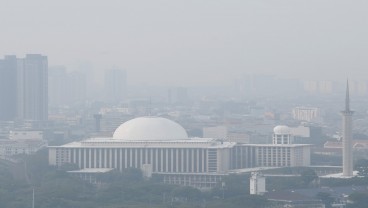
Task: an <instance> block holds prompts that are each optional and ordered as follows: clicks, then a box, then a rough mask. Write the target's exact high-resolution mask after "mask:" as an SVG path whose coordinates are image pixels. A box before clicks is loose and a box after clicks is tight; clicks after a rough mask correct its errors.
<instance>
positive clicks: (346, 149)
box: [341, 83, 354, 176]
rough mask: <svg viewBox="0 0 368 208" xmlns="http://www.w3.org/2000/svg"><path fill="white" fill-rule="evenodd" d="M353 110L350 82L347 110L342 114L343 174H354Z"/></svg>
mask: <svg viewBox="0 0 368 208" xmlns="http://www.w3.org/2000/svg"><path fill="white" fill-rule="evenodd" d="M353 113H354V112H353V111H351V110H350V98H349V83H347V84H346V97H345V110H344V111H342V112H341V114H342V132H343V138H342V139H343V140H342V141H343V153H342V155H343V156H342V157H343V158H342V165H343V176H353V152H352V148H353V146H352V141H353V121H352V116H353Z"/></svg>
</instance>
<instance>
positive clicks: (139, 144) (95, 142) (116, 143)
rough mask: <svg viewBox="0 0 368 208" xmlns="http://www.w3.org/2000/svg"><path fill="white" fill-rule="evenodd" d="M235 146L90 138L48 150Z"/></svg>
mask: <svg viewBox="0 0 368 208" xmlns="http://www.w3.org/2000/svg"><path fill="white" fill-rule="evenodd" d="M234 145H236V143H235V142H223V141H221V140H217V139H213V138H190V139H187V140H161V141H154V140H153V141H141V140H138V141H134V140H117V139H113V138H91V139H87V140H83V141H79V142H71V143H68V144H64V145H62V146H49V147H50V148H57V147H62V148H98V147H109V148H121V147H124V148H145V147H150V148H159V147H161V148H228V147H233V146H234Z"/></svg>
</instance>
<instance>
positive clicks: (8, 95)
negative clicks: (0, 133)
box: [0, 56, 17, 121]
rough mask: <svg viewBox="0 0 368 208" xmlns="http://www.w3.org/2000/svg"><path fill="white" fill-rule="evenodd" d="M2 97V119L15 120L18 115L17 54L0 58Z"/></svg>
mask: <svg viewBox="0 0 368 208" xmlns="http://www.w3.org/2000/svg"><path fill="white" fill-rule="evenodd" d="M0 98H1V102H0V120H1V121H10V120H14V119H15V118H16V116H17V58H16V56H5V58H4V59H1V60H0Z"/></svg>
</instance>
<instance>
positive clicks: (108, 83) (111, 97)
mask: <svg viewBox="0 0 368 208" xmlns="http://www.w3.org/2000/svg"><path fill="white" fill-rule="evenodd" d="M105 95H106V101H107V102H109V103H119V102H121V101H123V100H124V99H126V97H127V75H126V71H125V70H122V69H116V68H114V69H109V70H107V71H106V72H105Z"/></svg>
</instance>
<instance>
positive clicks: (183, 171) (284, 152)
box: [49, 116, 310, 188]
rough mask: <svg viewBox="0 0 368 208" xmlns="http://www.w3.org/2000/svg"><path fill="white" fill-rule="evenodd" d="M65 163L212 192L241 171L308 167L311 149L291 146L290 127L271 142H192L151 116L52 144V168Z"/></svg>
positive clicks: (276, 133)
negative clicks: (105, 133) (135, 171)
mask: <svg viewBox="0 0 368 208" xmlns="http://www.w3.org/2000/svg"><path fill="white" fill-rule="evenodd" d="M67 163H74V164H77V165H78V166H79V168H80V169H81V170H84V169H101V168H113V169H117V170H120V171H122V170H124V169H126V168H140V169H142V170H143V172H144V174H146V175H152V174H157V175H161V176H162V178H163V181H164V182H165V183H170V184H179V185H187V186H194V187H197V188H211V187H214V186H215V185H216V184H218V183H219V182H220V181H221V178H222V177H223V176H224V175H227V174H229V173H230V172H236V171H237V170H239V169H246V168H255V167H292V166H309V165H310V145H307V144H293V143H292V135H291V134H290V131H289V129H288V127H286V126H278V127H275V129H274V135H273V143H272V144H240V143H236V142H229V141H225V140H218V139H213V138H189V137H188V134H187V132H186V131H185V129H184V128H183V127H182V126H180V125H179V124H178V123H176V122H174V121H171V120H169V119H166V118H162V117H152V116H149V117H138V118H135V119H132V120H129V121H127V122H125V123H123V124H121V125H120V126H119V127H118V128H117V129H116V130H115V132H114V134H113V136H112V137H111V138H90V139H87V140H83V141H78V142H72V143H68V144H65V145H62V146H49V164H50V165H55V166H61V165H63V164H67ZM147 172H148V174H147Z"/></svg>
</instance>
